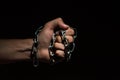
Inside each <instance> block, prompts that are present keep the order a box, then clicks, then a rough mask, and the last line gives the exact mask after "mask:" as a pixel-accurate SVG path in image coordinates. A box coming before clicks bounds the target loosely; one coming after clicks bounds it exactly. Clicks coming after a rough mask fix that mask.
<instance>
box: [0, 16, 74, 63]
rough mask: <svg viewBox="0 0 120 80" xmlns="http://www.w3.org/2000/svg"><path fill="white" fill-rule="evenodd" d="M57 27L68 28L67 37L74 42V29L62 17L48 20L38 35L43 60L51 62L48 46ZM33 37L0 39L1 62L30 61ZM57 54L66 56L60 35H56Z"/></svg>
mask: <svg viewBox="0 0 120 80" xmlns="http://www.w3.org/2000/svg"><path fill="white" fill-rule="evenodd" d="M56 28H60V29H63V30H66V38H67V39H68V41H69V42H70V43H71V42H73V35H74V30H73V29H71V28H70V26H68V25H67V24H65V23H64V21H63V20H62V18H56V19H53V20H51V21H48V22H47V23H46V24H45V25H44V27H43V29H42V31H41V32H40V33H39V35H38V41H39V45H38V52H37V55H38V58H39V60H40V61H42V62H49V59H50V56H49V52H48V47H49V44H50V41H51V39H52V35H53V33H54V31H55V29H56ZM32 45H33V39H32V38H31V39H0V63H1V64H3V63H11V62H17V61H23V60H26V61H29V60H30V59H31V57H30V54H31V50H32ZM54 48H55V49H56V50H55V54H56V55H57V56H59V57H61V60H62V58H64V54H65V53H64V49H65V47H64V45H63V44H62V43H61V38H60V36H59V35H57V36H56V42H55V44H54Z"/></svg>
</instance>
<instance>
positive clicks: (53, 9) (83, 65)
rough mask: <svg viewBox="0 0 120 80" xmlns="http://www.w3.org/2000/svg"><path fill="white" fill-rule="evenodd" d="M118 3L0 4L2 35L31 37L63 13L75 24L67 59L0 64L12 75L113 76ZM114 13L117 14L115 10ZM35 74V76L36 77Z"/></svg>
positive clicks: (116, 70) (2, 70) (0, 69)
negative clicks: (71, 50)
mask: <svg viewBox="0 0 120 80" xmlns="http://www.w3.org/2000/svg"><path fill="white" fill-rule="evenodd" d="M116 7H117V5H116V6H115V8H113V3H112V2H103V1H75V0H69V1H58V0H56V1H45V0H44V1H40V2H35V1H34V2H29V1H28V2H14V3H9V2H7V3H5V5H2V6H1V11H0V12H1V15H0V24H1V25H0V36H1V38H32V37H33V35H34V31H35V30H36V29H37V27H39V26H41V25H44V24H45V23H46V22H47V21H50V20H52V19H55V18H57V17H62V18H63V20H64V22H65V23H66V24H69V25H71V26H72V27H75V28H77V31H78V34H77V35H78V37H77V39H76V42H75V43H76V48H75V51H74V53H73V55H72V59H71V60H70V62H69V63H60V64H57V65H55V66H50V65H47V64H44V63H41V64H40V66H39V67H38V68H34V67H33V66H32V63H31V62H28V63H27V62H18V63H13V64H12V63H11V64H6V65H0V66H1V67H0V73H1V74H2V75H3V76H9V77H10V76H11V77H13V78H15V76H16V78H21V79H23V77H27V78H39V79H41V78H45V79H55V80H56V79H72V78H73V79H77V78H79V79H86V78H88V79H92V80H95V79H96V80H103V79H105V80H107V79H109V78H110V79H113V80H116V79H117V76H119V75H120V74H119V71H120V70H119V67H120V66H119V57H120V56H119V55H118V54H119V53H120V52H119V40H120V36H119V34H120V28H119V20H118V19H119V16H118V15H117V14H119V13H118V11H116V10H117V8H116ZM116 13H117V14H116ZM35 76H36V77H35Z"/></svg>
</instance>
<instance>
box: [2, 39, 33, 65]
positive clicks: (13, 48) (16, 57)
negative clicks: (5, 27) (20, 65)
mask: <svg viewBox="0 0 120 80" xmlns="http://www.w3.org/2000/svg"><path fill="white" fill-rule="evenodd" d="M32 44H33V40H32V39H0V63H9V62H16V61H21V60H29V59H30V52H31V47H32Z"/></svg>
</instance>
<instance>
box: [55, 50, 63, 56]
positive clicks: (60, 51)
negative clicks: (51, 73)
mask: <svg viewBox="0 0 120 80" xmlns="http://www.w3.org/2000/svg"><path fill="white" fill-rule="evenodd" d="M55 54H56V55H57V56H58V57H64V55H65V53H64V51H62V50H56V52H55Z"/></svg>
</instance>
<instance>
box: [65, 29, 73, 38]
mask: <svg viewBox="0 0 120 80" xmlns="http://www.w3.org/2000/svg"><path fill="white" fill-rule="evenodd" d="M74 34H75V31H74V30H73V29H72V28H68V29H67V30H66V36H73V35H74Z"/></svg>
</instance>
